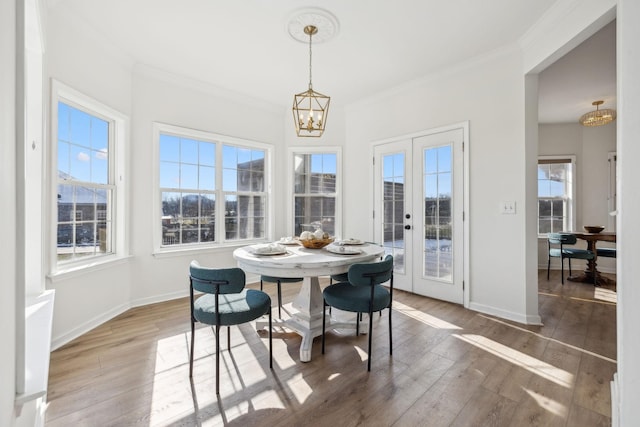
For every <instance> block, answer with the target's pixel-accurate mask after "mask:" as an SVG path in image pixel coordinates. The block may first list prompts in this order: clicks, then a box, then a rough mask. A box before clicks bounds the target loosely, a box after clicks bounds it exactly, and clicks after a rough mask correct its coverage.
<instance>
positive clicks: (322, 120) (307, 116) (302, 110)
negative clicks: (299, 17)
mask: <svg viewBox="0 0 640 427" xmlns="http://www.w3.org/2000/svg"><path fill="white" fill-rule="evenodd" d="M317 32H318V28H317V27H316V26H314V25H307V26H305V27H304V33H305V34H307V35H308V36H309V89H307V90H306V91H305V92H302V93H298V94H296V95H294V97H293V121H294V123H295V125H296V134H297V135H298V136H302V137H307V136H311V137H319V136H322V133H323V132H324V128H325V125H326V124H327V113H328V112H329V101H331V98H330V97H328V96H326V95H323V94H321V93H319V92H316V91H314V90H313V84H312V83H311V39H312V37H313V35H314V34H316V33H317Z"/></svg>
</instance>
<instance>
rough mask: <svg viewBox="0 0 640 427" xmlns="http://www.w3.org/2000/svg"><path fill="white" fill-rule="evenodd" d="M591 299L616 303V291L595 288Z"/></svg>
mask: <svg viewBox="0 0 640 427" xmlns="http://www.w3.org/2000/svg"><path fill="white" fill-rule="evenodd" d="M593 297H594V298H595V299H599V300H602V301H605V302H610V303H613V304H615V303H617V302H618V294H617V293H616V291H613V290H611V289H605V288H596V289H595V291H594V293H593Z"/></svg>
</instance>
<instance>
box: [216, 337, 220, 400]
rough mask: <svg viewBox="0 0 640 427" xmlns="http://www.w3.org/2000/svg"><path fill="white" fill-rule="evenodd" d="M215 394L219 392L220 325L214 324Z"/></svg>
mask: <svg viewBox="0 0 640 427" xmlns="http://www.w3.org/2000/svg"><path fill="white" fill-rule="evenodd" d="M216 394H217V395H219V394H220V325H216Z"/></svg>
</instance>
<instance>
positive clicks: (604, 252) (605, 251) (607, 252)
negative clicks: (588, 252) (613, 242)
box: [596, 248, 618, 258]
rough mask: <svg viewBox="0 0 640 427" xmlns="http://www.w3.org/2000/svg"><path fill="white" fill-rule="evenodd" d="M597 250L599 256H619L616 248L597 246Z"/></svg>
mask: <svg viewBox="0 0 640 427" xmlns="http://www.w3.org/2000/svg"><path fill="white" fill-rule="evenodd" d="M596 252H597V254H598V256H599V257H601V256H602V257H605V258H616V257H617V256H618V254H617V251H616V248H597V249H596Z"/></svg>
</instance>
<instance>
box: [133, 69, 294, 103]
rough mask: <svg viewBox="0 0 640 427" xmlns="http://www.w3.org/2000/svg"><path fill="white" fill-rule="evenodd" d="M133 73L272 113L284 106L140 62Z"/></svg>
mask: <svg viewBox="0 0 640 427" xmlns="http://www.w3.org/2000/svg"><path fill="white" fill-rule="evenodd" d="M133 74H134V75H137V76H140V77H149V78H153V79H155V80H159V81H162V82H165V83H169V84H172V85H174V86H178V87H181V88H184V89H190V90H194V91H196V92H201V93H205V94H208V95H212V96H214V97H216V98H223V99H226V100H229V101H232V102H233V103H235V104H244V105H247V106H251V107H255V108H259V109H262V110H265V111H268V112H271V113H274V114H282V113H283V111H284V108H283V107H282V106H281V105H278V104H275V103H270V102H267V101H264V100H261V99H258V98H254V97H251V96H248V95H246V94H243V93H240V92H236V91H233V90H230V89H226V88H223V87H221V86H217V85H214V84H211V83H207V82H204V81H202V80H198V79H195V78H192V77H189V76H185V75H182V74H176V73H173V72H171V71H167V70H164V69H160V68H157V67H154V66H151V65H147V64H143V63H140V62H138V63H136V64H135V66H134V67H133Z"/></svg>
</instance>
